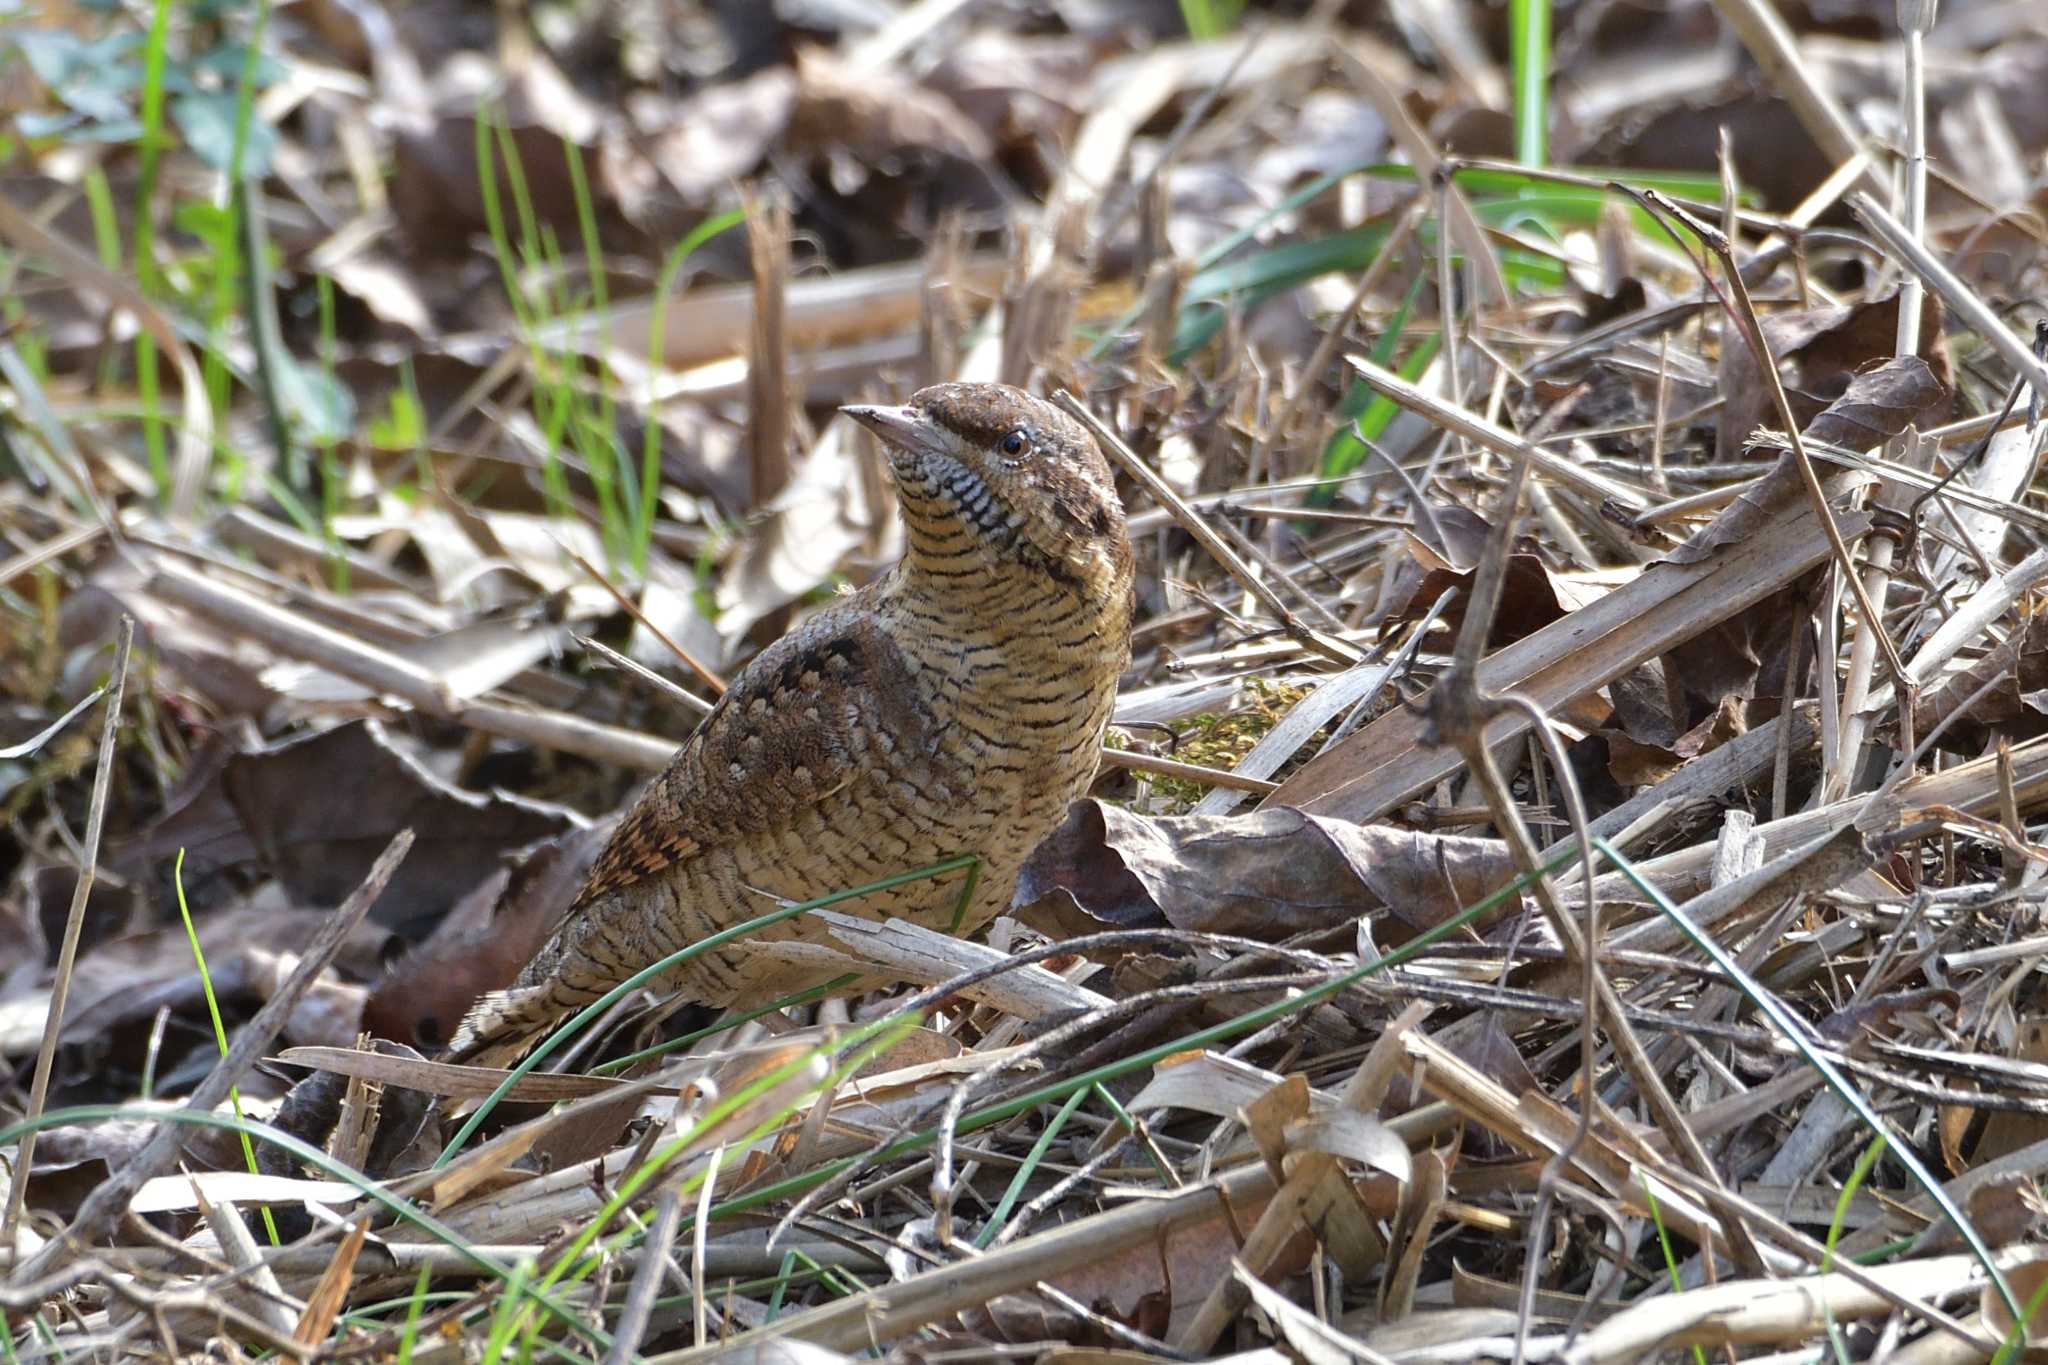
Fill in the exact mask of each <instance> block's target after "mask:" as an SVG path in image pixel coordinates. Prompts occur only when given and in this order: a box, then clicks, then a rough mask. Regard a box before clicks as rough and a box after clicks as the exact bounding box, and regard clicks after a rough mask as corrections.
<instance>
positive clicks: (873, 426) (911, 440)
mask: <svg viewBox="0 0 2048 1365" xmlns="http://www.w3.org/2000/svg"><path fill="white" fill-rule="evenodd" d="M839 410H840V411H841V412H843V413H845V414H846V415H847V416H848V417H851V418H852V419H853V420H854V421H856V422H858V423H860V424H861V425H862V426H864V427H866V428H867V429H868V430H869V431H872V432H873V433H875V435H877V436H879V437H881V438H882V441H883V443H884V444H886V445H891V446H894V447H896V448H897V449H898V450H901V451H904V452H906V453H909V454H914V455H915V454H924V453H927V452H929V453H931V454H934V455H943V454H945V453H946V440H945V433H944V432H943V431H941V430H940V429H939V427H938V426H937V424H935V423H934V422H932V421H931V419H929V418H927V417H926V416H925V415H924V414H923V413H921V412H919V411H918V410H917V409H916V408H909V407H889V406H885V405H870V404H867V403H848V404H847V405H846V406H845V407H843V408H841V409H839Z"/></svg>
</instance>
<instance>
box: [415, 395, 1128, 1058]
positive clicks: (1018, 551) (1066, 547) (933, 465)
mask: <svg viewBox="0 0 2048 1365" xmlns="http://www.w3.org/2000/svg"><path fill="white" fill-rule="evenodd" d="M841 411H843V412H844V413H846V415H847V416H848V417H850V418H851V419H852V420H853V421H854V422H856V423H858V424H859V425H860V426H862V427H864V428H866V429H867V430H868V431H870V432H872V433H873V434H874V435H875V436H876V437H878V438H879V439H880V442H881V444H882V447H883V449H884V451H885V453H886V455H887V468H888V472H889V475H890V479H891V483H892V484H893V487H894V491H895V496H896V501H897V505H898V508H899V509H900V512H901V521H902V527H903V533H904V543H905V549H904V553H903V556H902V558H901V559H900V560H899V561H898V562H897V563H896V564H894V565H893V566H892V567H891V568H889V569H888V570H886V571H885V572H883V573H882V574H880V575H878V576H877V577H876V578H875V579H874V580H872V581H871V582H869V583H868V584H867V585H866V586H865V587H862V588H860V589H859V590H858V591H855V592H853V593H850V594H848V595H846V596H844V597H842V598H841V599H839V600H838V601H836V602H834V603H832V604H830V605H828V606H826V607H824V608H822V609H821V610H819V611H817V612H816V613H814V614H813V615H811V616H810V617H808V618H807V619H805V620H804V621H802V622H801V623H800V624H798V625H797V626H796V627H795V628H793V629H792V630H790V631H789V632H788V633H787V634H785V635H784V636H782V637H781V638H780V639H778V640H777V641H775V642H774V643H773V644H771V645H769V646H768V647H767V648H766V649H764V650H762V651H761V652H760V653H759V654H758V655H756V656H755V658H754V659H753V660H752V661H751V662H750V663H749V664H748V665H747V667H746V668H745V669H744V670H742V671H741V673H740V674H739V675H738V677H736V678H735V679H734V680H733V682H732V684H731V686H730V687H729V688H728V689H727V690H726V692H725V694H724V695H723V696H722V697H721V698H720V699H719V701H718V703H717V705H716V706H714V707H713V709H712V710H711V712H710V713H709V714H708V715H706V716H705V717H704V719H703V720H702V722H701V723H699V725H698V727H697V729H696V730H695V732H694V733H692V734H691V735H690V737H689V738H688V739H687V740H686V741H684V743H683V744H682V746H681V748H680V749H678V750H677V752H676V754H675V756H674V757H673V758H672V759H671V760H670V762H669V764H668V766H667V767H666V768H665V769H664V770H663V771H662V772H661V774H660V775H659V776H658V777H656V778H655V779H654V781H653V782H652V783H650V784H649V785H648V786H647V788H646V789H645V790H644V791H643V792H642V793H641V795H640V796H639V798H638V800H637V801H636V802H635V803H634V805H633V806H632V807H631V808H630V809H629V810H628V811H627V812H626V814H625V815H624V817H623V818H622V819H621V820H620V821H619V823H618V825H617V827H616V828H615V829H614V831H613V833H612V835H611V838H610V840H609V841H608V842H607V844H606V845H605V847H604V849H603V851H602V852H601V853H599V854H598V856H597V860H596V862H595V863H593V864H592V866H591V870H590V873H589V875H588V878H587V880H585V882H584V883H583V885H582V888H581V889H580V890H579V891H578V892H577V894H576V895H575V897H574V899H573V900H572V901H571V903H570V904H569V905H568V907H567V909H566V911H565V912H564V913H563V915H562V917H561V918H560V920H559V921H558V922H557V923H556V924H555V926H554V928H553V931H552V933H551V934H550V935H549V936H548V938H547V940H546V942H545V943H544V944H543V946H542V947H541V948H540V949H539V951H537V952H536V953H535V954H534V955H533V957H532V958H531V960H530V961H528V962H527V964H526V965H525V967H524V968H523V969H522V970H521V971H520V973H519V975H518V977H517V978H516V980H514V982H513V983H512V985H511V986H510V987H509V988H508V989H506V990H503V991H498V992H492V993H489V994H486V995H484V996H483V997H481V998H480V999H479V1000H478V1001H477V1003H476V1004H475V1005H474V1006H473V1007H472V1008H471V1010H470V1012H469V1013H468V1015H467V1016H466V1017H465V1018H464V1020H463V1023H462V1026H461V1028H460V1029H459V1031H458V1032H457V1034H456V1037H455V1039H454V1041H453V1045H452V1050H451V1056H452V1057H453V1058H455V1059H457V1060H462V1061H467V1062H470V1063H472V1064H477V1065H505V1064H509V1063H510V1062H511V1061H513V1060H516V1059H517V1058H519V1057H520V1056H523V1055H524V1053H525V1052H526V1051H528V1050H530V1048H531V1045H532V1044H533V1042H535V1041H537V1040H538V1038H539V1037H540V1036H541V1035H543V1034H544V1033H546V1032H547V1031H549V1030H550V1029H551V1028H552V1027H553V1026H554V1025H555V1024H556V1023H557V1022H559V1021H560V1020H561V1019H563V1018H564V1017H566V1016H567V1015H568V1014H570V1013H572V1012H574V1011H576V1010H578V1009H580V1008H582V1007H583V1006H585V1005H587V1004H589V1003H590V1002H591V1001H593V1000H595V999H597V998H598V997H599V996H601V995H603V994H604V993H605V992H606V991H608V990H610V989H611V988H612V987H614V986H616V985H617V984H618V983H620V982H621V981H624V980H625V979H626V978H627V977H629V976H631V975H633V974H634V973H636V972H638V971H640V970H643V969H645V968H647V967H649V966H651V965H653V964H654V963H656V962H658V961H660V960H661V959H662V958H664V957H667V956H668V955H670V954H672V953H674V952H675V951H677V950H678V949H680V948H682V947H684V946H685V945H687V944H690V943H694V942H697V941H700V940H702V939H704V938H706V937H708V936H710V935H711V934H714V933H716V932H718V931H720V930H723V929H726V928H729V927H731V926H733V925H735V924H739V923H741V922H743V921H746V920H748V919H752V918H754V917H756V916H759V915H762V914H764V913H767V912H768V911H771V910H774V909H776V908H777V907H778V906H779V905H784V904H791V903H797V902H802V901H806V900H811V899H815V898H818V897H821V896H825V895H828V894H830V893H833V892H836V891H843V890H847V889H850V888H853V887H857V886H864V885H867V884H868V883H870V882H875V881H880V880H883V879H885V878H888V877H890V876H891V875H893V874H895V873H900V872H910V871H914V870H916V869H918V868H920V867H926V866H930V865H931V864H933V863H936V862H940V861H943V860H945V859H948V858H953V857H957V856H960V855H964V854H973V855H975V856H976V857H977V858H978V859H979V873H980V875H979V878H978V881H977V883H976V886H975V890H974V892H973V896H972V899H971V901H970V902H969V903H968V904H967V905H966V906H965V908H964V912H961V911H960V909H959V901H960V894H961V880H960V878H961V877H962V876H964V875H965V874H964V873H959V874H955V875H954V876H953V877H951V878H947V879H943V880H941V879H937V878H923V879H919V880H914V881H910V882H907V883H905V884H902V885H899V886H896V887H894V888H893V889H890V890H887V891H880V892H874V893H871V894H867V895H864V896H861V897H859V898H858V899H856V900H854V901H852V902H848V903H843V904H840V905H838V906H836V907H835V908H836V909H838V910H840V911H843V912H847V913H852V914H857V915H861V916H864V917H867V918H872V919H882V918H902V919H908V920H911V921H914V922H916V923H918V924H921V925H924V926H927V927H932V928H937V929H941V930H945V929H947V928H955V929H956V931H957V932H960V933H963V934H971V933H972V932H974V931H975V930H976V929H978V928H979V927H981V926H982V925H984V924H986V923H987V922H988V921H989V920H990V919H992V918H993V917H994V916H995V915H996V914H997V913H999V912H1000V911H1001V910H1003V909H1005V908H1007V906H1008V905H1009V901H1010V897H1011V895H1012V893H1013V891H1014V888H1015V885H1016V881H1017V875H1018V872H1019V870H1020V868H1021V867H1022V864H1023V861H1024V859H1025V856H1026V855H1027V854H1028V853H1029V852H1030V851H1031V850H1032V848H1033V847H1034V846H1035V845H1036V844H1037V843H1038V842H1039V841H1040V840H1041V839H1042V838H1043V837H1044V836H1045V835H1046V834H1048V833H1049V832H1050V831H1051V830H1052V829H1053V827H1054V826H1055V825H1056V824H1057V823H1058V822H1059V821H1060V820H1061V818H1062V817H1063V816H1064V815H1065V813H1066V810H1067V807H1068V805H1069V804H1070V803H1071V802H1072V801H1073V800H1075V799H1076V798H1078V797H1080V796H1082V795H1084V794H1085V793H1086V791H1087V789H1088V787H1089V785H1090V783H1091V781H1092V780H1093V778H1094V774H1095V770H1096V765H1097V763H1098V761H1099V759H1100V756H1101V749H1102V739H1103V734H1104V732H1105V730H1106V729H1107V727H1108V724H1109V718H1110V713H1111V709H1112V706H1113V704H1114V702H1115V696H1116V688H1117V681H1118V678H1119V677H1120V676H1121V674H1122V672H1123V670H1124V669H1125V667H1126V666H1127V665H1128V663H1129V659H1130V632H1131V619H1132V616H1133V614H1134V611H1135V609H1136V595H1135V588H1134V580H1133V556H1132V551H1131V545H1130V539H1129V536H1128V534H1127V533H1126V530H1125V519H1124V508H1123V504H1122V502H1121V501H1120V500H1119V498H1118V496H1117V491H1116V483H1115V478H1114V475H1113V474H1112V472H1111V470H1110V466H1109V463H1108V461H1107V460H1105V459H1104V457H1103V454H1102V451H1101V450H1100V448H1099V447H1098V446H1097V445H1096V442H1095V439H1094V437H1093V436H1092V435H1091V434H1090V433H1089V431H1088V429H1087V428H1086V427H1085V426H1083V425H1082V424H1081V423H1080V422H1079V421H1077V420H1076V419H1075V418H1074V417H1072V416H1070V415H1069V414H1068V413H1067V412H1065V411H1063V410H1062V409H1060V408H1059V407H1056V406H1054V405H1053V404H1051V403H1049V402H1047V401H1045V400H1044V399H1041V398H1038V397H1035V396H1033V395H1031V394H1029V393H1026V392H1024V391H1023V390H1021V389H1017V388H1013V387H1011V386H1009V385H1004V384H989V383H945V384H936V385H932V386H930V387H927V388H923V389H920V390H918V391H917V392H916V393H914V394H912V395H911V396H910V398H909V400H908V401H907V402H905V403H903V404H901V405H900V406H889V405H872V406H870V405H853V406H847V407H844V408H842V409H841ZM956 913H958V914H959V920H958V923H957V925H955V924H954V920H955V916H956ZM805 931H806V925H805V921H804V918H803V917H801V916H799V917H797V918H795V919H792V920H786V921H783V922H781V923H779V924H776V925H773V926H770V927H768V928H766V929H764V930H762V931H760V932H758V933H757V934H755V935H753V936H751V937H750V938H748V939H744V940H741V941H740V942H739V943H735V944H733V945H730V946H726V947H721V948H718V949H714V950H711V951H709V952H706V953H703V954H700V955H698V956H697V957H695V958H692V959H690V960H688V961H686V962H684V963H683V964H681V965H680V966H678V967H676V968H674V969H672V970H670V971H668V972H666V973H665V974H663V975H662V976H660V977H657V978H655V979H654V981H653V983H652V984H653V985H655V986H656V987H658V988H659V989H661V990H663V991H666V992H668V993H671V994H673V995H675V996H677V997H679V998H682V999H684V1000H686V1001H687V1002H689V1003H693V1004H698V1005H704V1006H711V1007H715V1008H723V1007H727V1006H731V1005H734V1004H736V1003H746V1004H749V1005H753V1004H762V1003H766V1002H767V1001H769V1000H771V999H776V998H780V996H782V995H783V994H786V993H789V992H793V991H800V990H804V989H806V988H808V987H810V986H813V985H816V984H819V983H820V982H821V980H822V979H823V976H824V975H826V974H821V972H820V971H819V970H818V969H817V968H816V967H815V966H805V965H799V964H796V963H794V962H791V961H788V960H779V959H778V958H776V957H775V956H774V955H773V954H772V949H771V950H770V951H769V952H758V951H751V950H748V949H747V948H745V947H743V946H741V945H742V944H744V943H748V942H751V943H764V942H768V941H771V940H774V939H778V938H783V939H786V938H794V937H798V936H801V935H803V934H804V933H805Z"/></svg>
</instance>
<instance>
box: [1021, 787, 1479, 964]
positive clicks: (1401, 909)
mask: <svg viewBox="0 0 2048 1365" xmlns="http://www.w3.org/2000/svg"><path fill="white" fill-rule="evenodd" d="M1515 875H1516V874H1515V870H1514V866H1513V863H1512V861H1511V860H1510V858H1509V857H1508V854H1507V851H1506V849H1505V848H1504V847H1503V846H1502V845H1501V844H1499V843H1497V842H1495V841H1493V840H1490V839H1474V838H1469V837H1466V836H1462V835H1444V834H1422V833H1416V832H1414V831H1410V830H1402V829H1395V828H1392V827H1389V826H1380V825H1358V824H1353V823H1352V822H1350V821H1348V820H1336V819H1331V818H1328V817H1324V816H1317V815H1309V814H1306V813H1304V812H1302V811H1299V810H1295V809H1293V808H1291V807H1287V806H1272V807H1267V808H1266V809H1263V810H1258V811H1254V812H1252V813H1251V814H1249V815H1243V816H1210V815H1184V816H1166V817H1158V818H1154V817H1148V816H1144V815H1139V814H1136V813H1134V812H1132V811H1129V810H1126V809H1124V808H1123V807H1121V806H1113V805H1109V804H1107V803H1105V802H1101V801H1096V800H1093V799H1090V800H1085V801H1077V802H1075V803H1074V805H1073V807H1072V808H1071V809H1070V810H1069V811H1068V812H1067V818H1066V819H1065V820H1064V821H1063V822H1061V824H1060V826H1059V827H1058V828H1057V829H1055V830H1054V831H1053V832H1052V833H1051V834H1050V835H1048V836H1046V839H1045V841H1044V842H1043V843H1041V844H1040V845H1039V846H1038V848H1037V849H1036V850H1034V851H1033V853H1032V855H1031V857H1030V858H1029V859H1028V860H1027V861H1026V862H1025V864H1024V871H1023V874H1022V875H1021V876H1020V877H1019V878H1018V882H1017V894H1016V897H1015V899H1014V901H1013V904H1014V905H1016V906H1017V907H1019V908H1023V907H1030V906H1032V905H1033V904H1034V903H1035V902H1038V901H1040V900H1041V899H1043V898H1045V897H1050V896H1055V895H1061V894H1064V896H1066V897H1071V898H1072V900H1073V902H1075V903H1077V904H1078V905H1079V906H1080V907H1081V909H1083V910H1085V911H1087V912H1088V913H1089V914H1090V915H1092V916H1094V917H1095V918H1097V919H1099V920H1101V921H1104V922H1105V923H1108V924H1112V925H1115V926H1117V927H1120V928H1134V927H1138V926H1143V925H1160V924H1170V925H1172V926H1173V927H1174V928H1176V929H1187V930H1194V931H1200V932H1206V933H1221V934H1239V935H1243V936H1246V937H1250V938H1259V939H1266V940H1274V941H1277V940H1279V939H1284V938H1287V937H1290V936H1292V935H1294V934H1298V933H1302V932H1305V931H1308V930H1315V929H1328V928H1331V927H1332V926H1334V925H1338V924H1343V923H1347V922H1349V921H1352V920H1355V919H1357V918H1358V917H1359V916H1361V915H1368V914H1372V913H1374V912H1375V911H1382V910H1384V911H1388V912H1390V913H1392V914H1393V915H1394V916H1395V917H1396V918H1397V919H1399V920H1400V921H1401V922H1402V923H1404V924H1406V925H1408V926H1409V927H1410V928H1412V929H1416V930H1421V929H1427V928H1429V927H1430V926H1432V925H1435V924H1438V923H1441V922H1442V921H1443V920H1445V919H1447V918H1449V917H1450V916H1451V915H1454V914H1456V913H1457V912H1458V911H1459V910H1460V909H1462V908H1464V907H1465V906H1468V905H1471V904H1473V903H1474V902H1475V901H1478V900H1481V899H1483V898H1485V897H1486V896H1488V895H1490V894H1491V893H1492V892H1494V891H1496V890H1498V889H1499V888H1501V887H1503V886H1505V885H1507V884H1508V883H1509V882H1511V881H1513V880H1514V878H1515ZM1509 908H1512V906H1511V905H1510V907H1509ZM1500 913H1501V912H1500V911H1496V912H1495V917H1496V918H1497V917H1498V916H1499V914H1500Z"/></svg>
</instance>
